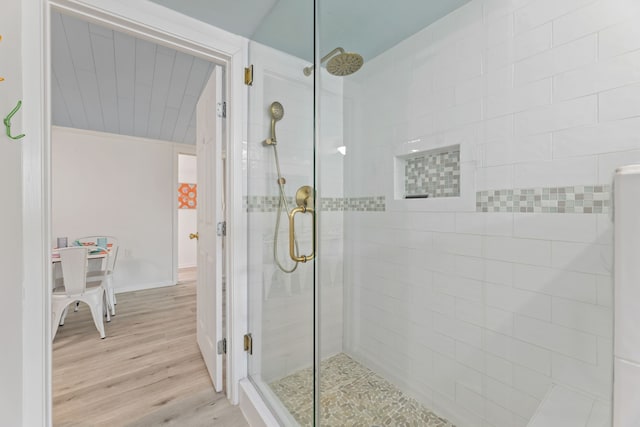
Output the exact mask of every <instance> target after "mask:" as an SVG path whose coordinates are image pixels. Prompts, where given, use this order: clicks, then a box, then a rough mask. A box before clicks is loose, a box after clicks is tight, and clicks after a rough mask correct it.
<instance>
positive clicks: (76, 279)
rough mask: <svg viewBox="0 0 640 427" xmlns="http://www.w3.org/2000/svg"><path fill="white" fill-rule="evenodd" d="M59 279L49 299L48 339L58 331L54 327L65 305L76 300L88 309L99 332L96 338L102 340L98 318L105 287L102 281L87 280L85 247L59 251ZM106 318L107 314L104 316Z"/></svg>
mask: <svg viewBox="0 0 640 427" xmlns="http://www.w3.org/2000/svg"><path fill="white" fill-rule="evenodd" d="M59 253H60V265H61V267H62V279H58V280H57V281H56V287H55V288H54V289H53V294H52V296H51V312H52V316H53V331H52V333H51V339H52V340H53V338H55V336H56V332H58V325H59V324H63V323H64V320H63V315H64V314H65V313H66V311H67V307H68V306H69V304H73V303H74V302H76V301H82V302H84V303H86V304H87V305H88V306H89V308H90V309H91V316H92V317H93V322H94V323H95V325H96V328H97V329H98V332H100V338H104V337H105V333H104V323H103V321H102V316H103V314H104V312H105V310H104V302H103V301H104V297H105V288H104V287H103V285H102V281H103V278H94V279H91V280H90V281H88V280H87V264H88V258H87V256H88V253H89V248H88V247H84V246H75V247H70V248H62V249H59ZM107 315H108V313H107Z"/></svg>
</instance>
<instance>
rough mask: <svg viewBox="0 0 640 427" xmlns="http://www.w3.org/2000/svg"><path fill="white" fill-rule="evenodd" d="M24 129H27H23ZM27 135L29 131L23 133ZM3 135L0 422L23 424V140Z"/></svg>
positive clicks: (0, 17) (18, 94) (13, 13)
mask: <svg viewBox="0 0 640 427" xmlns="http://www.w3.org/2000/svg"><path fill="white" fill-rule="evenodd" d="M20 15H21V2H20V1H18V0H9V1H7V2H3V12H2V14H0V34H1V35H2V41H0V57H2V58H4V60H3V61H2V66H1V67H0V76H2V77H4V78H5V80H4V81H3V82H0V115H1V116H2V118H3V119H4V117H5V116H6V114H8V113H9V112H10V111H11V110H12V109H13V108H14V107H15V106H16V103H17V102H18V100H20V99H22V74H21V66H20V64H21V37H20V31H21V26H20ZM11 124H12V132H13V134H14V135H16V134H20V133H22V132H23V131H24V129H23V126H22V111H19V112H18V114H16V115H15V116H14V118H13V120H12V121H11ZM25 133H28V132H26V131H25ZM27 138H29V136H27ZM25 141H28V139H23V140H21V141H13V140H10V139H9V138H7V137H6V135H5V132H4V126H3V127H2V133H1V135H0V159H2V167H0V187H1V188H0V192H1V193H2V199H3V201H2V213H0V217H1V218H0V236H2V239H3V241H4V244H3V245H2V247H0V259H2V276H3V277H2V298H0V342H2V348H3V349H4V350H3V351H2V356H0V378H1V379H2V380H1V381H0V424H3V425H13V426H19V425H21V423H22V415H21V412H22V375H21V374H22V314H21V313H22V286H21V283H22V186H21V184H20V183H21V182H22V168H21V164H22V156H21V153H22V144H24V143H25Z"/></svg>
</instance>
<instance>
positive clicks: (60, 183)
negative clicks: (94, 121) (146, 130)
mask: <svg viewBox="0 0 640 427" xmlns="http://www.w3.org/2000/svg"><path fill="white" fill-rule="evenodd" d="M51 144H52V177H53V184H52V188H53V190H52V213H53V220H52V234H53V236H52V237H53V238H54V239H55V238H56V237H59V236H66V237H68V238H69V241H70V242H71V241H72V240H73V239H74V238H75V237H80V236H85V235H101V234H104V235H111V236H115V237H117V238H118V239H119V243H120V249H119V253H118V260H117V264H116V270H115V271H114V286H115V288H116V291H118V290H120V291H125V290H131V289H144V288H149V287H155V286H163V285H165V286H166V285H170V284H174V283H175V278H174V277H173V259H174V258H173V253H174V241H173V214H174V210H175V209H176V206H177V196H176V194H177V191H176V188H177V186H176V185H177V171H175V170H174V165H175V163H176V162H175V156H176V154H175V148H174V144H172V143H170V142H163V141H155V140H147V139H142V138H134V137H126V136H121V135H112V134H105V133H99V132H89V131H82V130H75V129H68V128H58V127H54V128H53V133H52V143H51ZM54 241H55V240H54Z"/></svg>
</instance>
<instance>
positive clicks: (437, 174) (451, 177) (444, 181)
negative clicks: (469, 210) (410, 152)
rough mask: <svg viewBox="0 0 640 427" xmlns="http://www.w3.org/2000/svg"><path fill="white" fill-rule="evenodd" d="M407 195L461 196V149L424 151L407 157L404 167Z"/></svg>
mask: <svg viewBox="0 0 640 427" xmlns="http://www.w3.org/2000/svg"><path fill="white" fill-rule="evenodd" d="M404 175H405V177H404V178H405V181H404V182H405V186H404V189H405V195H407V196H424V195H428V196H429V197H431V198H433V197H458V196H460V150H459V149H451V150H449V151H446V152H440V153H429V152H427V153H423V154H422V155H420V156H417V157H412V158H409V159H407V161H406V163H405V169H404Z"/></svg>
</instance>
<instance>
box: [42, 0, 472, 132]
mask: <svg viewBox="0 0 640 427" xmlns="http://www.w3.org/2000/svg"><path fill="white" fill-rule="evenodd" d="M152 1H154V2H156V3H159V4H161V5H164V6H166V7H168V8H171V9H174V10H176V11H178V12H181V13H183V14H186V15H190V16H192V17H195V18H197V19H200V20H202V21H204V22H207V23H209V24H212V25H214V26H216V27H219V28H222V29H224V30H227V31H229V32H232V33H235V34H239V35H242V36H245V37H248V38H251V39H253V40H256V41H259V42H261V43H263V44H266V45H268V46H271V47H274V48H276V49H279V50H281V51H284V52H288V53H290V54H292V55H295V56H297V57H300V58H304V59H307V60H308V61H310V62H311V61H312V57H313V4H314V3H313V1H310V0H306V1H304V0H189V1H184V0H152ZM468 1H470V0H399V1H396V2H393V3H392V4H390V3H388V2H381V1H374V0H319V3H318V5H319V13H320V16H319V19H318V25H319V27H320V31H319V33H320V38H321V40H320V47H321V54H323V55H324V54H326V53H327V52H328V51H330V50H332V49H333V48H334V47H337V46H341V47H343V48H345V49H346V50H347V51H353V52H358V53H360V54H361V55H362V56H363V57H364V59H365V61H367V60H369V59H371V58H373V57H375V56H376V55H378V54H380V53H382V52H383V51H385V50H387V49H389V48H390V47H392V46H394V45H395V44H397V43H399V42H400V41H401V40H403V39H405V38H407V37H409V36H410V35H412V34H414V33H416V32H417V31H419V30H421V29H422V28H424V27H426V26H428V25H429V24H431V23H433V22H435V21H436V20H438V19H439V18H441V17H442V16H444V15H446V14H448V13H450V12H452V11H453V10H455V9H457V8H458V7H460V6H462V5H463V4H465V3H467V2H468ZM51 19H52V46H51V47H52V105H51V106H52V116H53V117H52V120H53V124H54V125H58V126H67V127H72V128H78V129H88V130H95V131H101V132H109V133H115V134H122V135H132V136H140V137H144V138H151V139H161V140H166V141H175V142H181V143H188V144H195V130H196V128H195V126H196V123H195V120H196V117H195V116H196V115H195V105H196V103H197V100H198V97H199V95H200V93H201V92H202V89H203V88H204V85H205V83H206V81H207V79H208V77H209V75H210V74H211V70H212V68H213V64H211V63H209V62H207V61H205V60H203V59H200V58H196V57H193V56H190V55H187V54H185V53H182V52H177V51H174V50H171V49H168V48H166V47H163V46H159V45H155V44H153V43H150V42H148V41H145V40H141V39H136V38H134V37H131V36H128V35H125V34H121V33H117V32H114V31H112V30H110V29H106V28H104V27H100V26H98V25H95V24H90V23H87V22H84V21H82V20H79V19H77V18H73V17H69V16H66V15H61V14H60V13H57V12H53V13H52V17H51Z"/></svg>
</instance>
